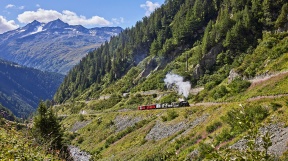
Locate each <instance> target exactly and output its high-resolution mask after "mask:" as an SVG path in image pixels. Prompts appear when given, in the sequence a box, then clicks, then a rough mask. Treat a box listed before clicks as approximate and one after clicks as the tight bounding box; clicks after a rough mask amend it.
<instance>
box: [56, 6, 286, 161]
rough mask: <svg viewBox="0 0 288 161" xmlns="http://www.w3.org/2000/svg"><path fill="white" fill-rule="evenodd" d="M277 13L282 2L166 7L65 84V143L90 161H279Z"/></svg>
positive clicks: (282, 118)
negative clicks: (175, 104) (186, 104)
mask: <svg viewBox="0 0 288 161" xmlns="http://www.w3.org/2000/svg"><path fill="white" fill-rule="evenodd" d="M287 14H288V3H287V1H285V0H274V1H271V0H166V1H165V3H164V4H163V5H162V6H161V7H160V8H158V9H156V10H155V12H153V13H152V14H151V15H150V16H149V17H144V18H143V19H142V20H141V21H139V22H137V23H136V24H135V26H134V27H132V28H128V29H125V30H124V31H123V32H122V33H121V34H120V35H119V36H115V37H113V38H112V39H111V41H110V42H106V43H105V44H103V45H102V46H101V47H100V48H98V49H97V50H95V51H92V52H90V53H89V54H88V55H87V56H86V57H85V58H83V59H82V60H81V62H80V64H79V65H77V66H76V67H75V68H73V69H72V70H71V71H70V72H69V74H68V75H67V76H66V77H65V79H64V82H63V83H62V85H61V86H60V88H59V89H58V91H57V93H56V94H55V96H54V100H55V101H56V102H58V103H60V104H59V105H57V106H54V108H53V109H54V110H55V112H57V114H58V116H61V118H62V121H61V123H62V126H63V127H64V128H65V129H66V131H65V136H67V138H68V139H67V142H68V143H69V144H72V145H73V146H76V147H78V148H80V149H81V150H84V151H87V152H88V153H89V154H91V155H86V153H85V156H86V158H88V159H89V158H90V159H92V160H143V161H147V160H287V158H288V148H287V145H286V144H287V142H288V128H287V125H288V119H287V118H288V110H287V107H288V84H287V81H288V64H287V60H288V48H287V46H288V18H287ZM190 87H191V89H190ZM180 100H185V101H188V102H189V103H190V106H189V107H177V106H173V103H177V102H179V101H180ZM180 103H181V102H180ZM180 103H179V104H180ZM159 104H161V105H164V106H165V107H163V108H162V109H153V110H140V109H139V110H138V108H139V107H140V108H142V107H145V106H141V105H147V106H146V107H147V108H148V107H149V108H150V107H152V106H153V105H155V108H156V105H159ZM169 105H171V106H173V107H174V108H169ZM171 106H170V107H171ZM95 136H97V137H95ZM83 154H84V153H83Z"/></svg>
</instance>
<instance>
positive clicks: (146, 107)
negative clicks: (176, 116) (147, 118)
mask: <svg viewBox="0 0 288 161" xmlns="http://www.w3.org/2000/svg"><path fill="white" fill-rule="evenodd" d="M188 106H190V105H189V103H188V102H187V101H180V102H172V103H171V104H168V103H163V104H152V105H142V106H138V110H152V109H161V108H175V107H188Z"/></svg>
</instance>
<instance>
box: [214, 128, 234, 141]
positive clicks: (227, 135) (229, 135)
mask: <svg viewBox="0 0 288 161" xmlns="http://www.w3.org/2000/svg"><path fill="white" fill-rule="evenodd" d="M232 138H234V135H233V134H232V133H231V132H230V130H228V129H223V130H222V132H221V133H220V134H219V135H216V137H215V139H216V145H218V144H219V143H221V142H224V141H227V140H231V139H232Z"/></svg>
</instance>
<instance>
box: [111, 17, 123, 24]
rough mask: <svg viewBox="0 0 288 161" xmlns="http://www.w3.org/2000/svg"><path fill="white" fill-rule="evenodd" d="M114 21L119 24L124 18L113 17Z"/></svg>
mask: <svg viewBox="0 0 288 161" xmlns="http://www.w3.org/2000/svg"><path fill="white" fill-rule="evenodd" d="M112 22H113V24H116V25H119V24H121V23H124V18H123V17H120V18H112Z"/></svg>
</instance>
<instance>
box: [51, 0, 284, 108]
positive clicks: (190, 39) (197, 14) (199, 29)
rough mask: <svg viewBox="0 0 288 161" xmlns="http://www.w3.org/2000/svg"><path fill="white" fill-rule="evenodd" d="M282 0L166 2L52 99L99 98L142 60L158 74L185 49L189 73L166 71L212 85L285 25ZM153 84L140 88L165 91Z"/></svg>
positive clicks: (83, 66) (85, 64) (79, 69)
mask: <svg viewBox="0 0 288 161" xmlns="http://www.w3.org/2000/svg"><path fill="white" fill-rule="evenodd" d="M284 2H285V1H284V0H277V1H275V2H274V1H273V2H272V1H269V0H265V1H263V2H262V1H259V0H253V1H250V0H241V1H236V0H233V1H222V0H215V1H213V0H205V1H203V2H202V1H200V0H186V1H185V0H171V1H169V0H167V1H166V2H165V4H164V5H163V6H162V7H161V8H159V9H157V10H156V11H155V12H154V13H152V14H151V16H150V17H144V18H143V19H142V21H139V22H137V23H136V25H135V27H132V28H128V29H125V30H124V31H123V32H122V33H121V34H120V35H119V36H116V37H113V38H112V39H111V41H110V42H109V43H108V42H107V43H105V44H104V45H102V46H101V47H100V48H99V49H97V50H95V51H93V52H91V53H89V54H88V56H86V57H85V58H83V60H81V62H80V64H79V65H77V66H76V67H75V68H73V69H72V70H71V71H70V73H69V74H68V76H67V77H66V78H65V80H64V83H63V84H62V85H61V87H60V88H59V90H58V91H57V94H56V95H55V100H56V101H57V102H64V101H66V100H68V99H72V98H80V96H81V95H83V92H84V91H86V94H85V96H84V97H86V99H87V98H95V97H98V96H99V95H100V93H101V92H102V91H103V90H104V89H105V88H107V87H108V85H110V84H111V83H113V82H115V81H117V80H118V79H119V78H121V77H122V76H124V75H125V74H126V73H127V72H128V71H129V70H130V69H131V68H132V69H133V67H135V66H137V65H138V64H139V62H141V61H142V60H144V59H145V58H150V59H153V62H154V63H153V64H152V66H153V67H154V68H155V69H156V67H158V68H157V69H158V70H160V69H164V68H165V67H166V65H167V64H168V63H169V62H171V61H172V60H174V59H175V58H177V56H179V55H180V54H182V53H184V52H185V51H186V52H189V55H188V58H189V59H190V58H192V57H194V58H193V60H189V69H188V71H187V72H185V70H186V69H185V68H184V69H183V68H182V69H176V68H173V67H171V68H172V69H169V70H178V71H177V72H178V73H180V74H181V75H184V76H185V79H188V80H190V81H192V82H193V85H196V84H205V83H206V82H207V80H208V79H210V78H207V77H211V76H207V77H204V78H203V77H202V76H203V75H204V74H207V75H211V74H214V77H217V78H216V80H214V81H215V82H216V84H217V83H220V82H221V80H222V78H225V77H227V76H228V74H229V71H230V69H232V68H233V67H236V66H238V65H239V64H240V63H241V62H242V61H243V57H244V56H245V55H246V54H249V53H251V52H252V51H253V50H254V49H255V47H256V45H257V43H258V39H261V38H262V34H263V32H264V31H273V32H274V31H276V30H277V29H278V28H279V27H283V26H284V24H285V23H284V24H283V21H285V19H284V20H283V18H282V19H281V16H279V15H280V13H281V8H282V6H283V4H284ZM284 10H285V9H284ZM284 10H283V12H284ZM209 51H210V52H209ZM211 51H213V52H211ZM209 53H210V54H209ZM197 64H198V65H197ZM144 68H145V67H144ZM166 69H167V68H166ZM219 70H220V71H221V72H217V71H219ZM167 71H168V70H167ZM139 73H140V71H138V74H139ZM216 73H217V74H216ZM165 74H166V73H165ZM165 74H164V75H165ZM215 74H216V76H215ZM162 77H163V75H162ZM152 79H153V78H152ZM139 80H141V81H136V82H133V83H134V84H129V85H125V86H124V87H123V88H122V89H121V91H122V92H127V91H129V90H131V88H133V87H134V86H136V85H137V84H138V83H142V82H143V79H139ZM199 80H201V81H199ZM147 81H148V80H146V82H147ZM154 81H156V82H154V86H151V87H149V88H145V90H150V89H157V88H158V89H163V88H164V86H163V83H162V85H161V82H163V80H161V79H158V80H154ZM157 84H160V85H159V86H156V85H157ZM89 88H90V90H87V89H89ZM83 99H85V98H83Z"/></svg>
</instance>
